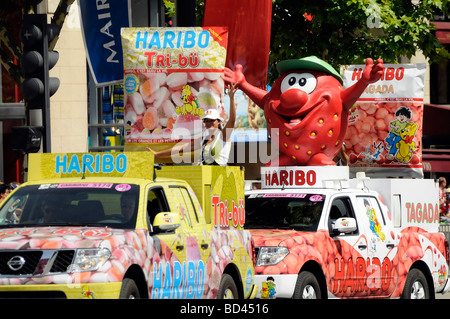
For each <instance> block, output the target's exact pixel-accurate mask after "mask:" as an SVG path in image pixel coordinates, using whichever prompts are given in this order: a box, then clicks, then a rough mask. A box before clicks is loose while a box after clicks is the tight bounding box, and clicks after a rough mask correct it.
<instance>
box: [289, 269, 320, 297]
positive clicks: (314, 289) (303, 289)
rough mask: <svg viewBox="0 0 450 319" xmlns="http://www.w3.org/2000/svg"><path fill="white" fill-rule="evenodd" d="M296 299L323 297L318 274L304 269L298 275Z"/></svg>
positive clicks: (295, 291)
mask: <svg viewBox="0 0 450 319" xmlns="http://www.w3.org/2000/svg"><path fill="white" fill-rule="evenodd" d="M292 298H294V299H321V298H322V295H321V293H320V287H319V282H318V281H317V279H316V276H314V275H313V273H311V272H309V271H302V272H300V274H299V275H298V278H297V283H296V284H295V290H294V295H293V296H292Z"/></svg>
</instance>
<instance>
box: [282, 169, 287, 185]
mask: <svg viewBox="0 0 450 319" xmlns="http://www.w3.org/2000/svg"><path fill="white" fill-rule="evenodd" d="M288 177H289V174H288V172H287V171H286V170H282V171H280V184H281V185H289V181H288Z"/></svg>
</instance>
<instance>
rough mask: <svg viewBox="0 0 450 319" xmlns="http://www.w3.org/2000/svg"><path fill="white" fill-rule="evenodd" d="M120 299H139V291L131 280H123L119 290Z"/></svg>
mask: <svg viewBox="0 0 450 319" xmlns="http://www.w3.org/2000/svg"><path fill="white" fill-rule="evenodd" d="M119 298H120V299H140V295H139V289H138V287H137V285H136V283H135V282H134V280H133V279H130V278H125V279H124V280H123V281H122V289H120V295H119Z"/></svg>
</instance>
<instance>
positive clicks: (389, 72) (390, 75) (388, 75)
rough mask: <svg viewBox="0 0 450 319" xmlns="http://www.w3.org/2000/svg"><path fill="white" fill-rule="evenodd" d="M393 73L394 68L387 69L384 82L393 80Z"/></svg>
mask: <svg viewBox="0 0 450 319" xmlns="http://www.w3.org/2000/svg"><path fill="white" fill-rule="evenodd" d="M394 72H395V69H394V68H387V69H386V71H385V73H386V79H385V80H386V81H391V80H393V79H394Z"/></svg>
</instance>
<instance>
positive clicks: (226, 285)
mask: <svg viewBox="0 0 450 319" xmlns="http://www.w3.org/2000/svg"><path fill="white" fill-rule="evenodd" d="M238 297H239V295H238V290H237V287H236V284H235V283H234V280H233V277H231V276H230V275H228V274H223V276H222V279H221V280H220V286H219V292H218V293H217V299H237V298H238Z"/></svg>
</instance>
